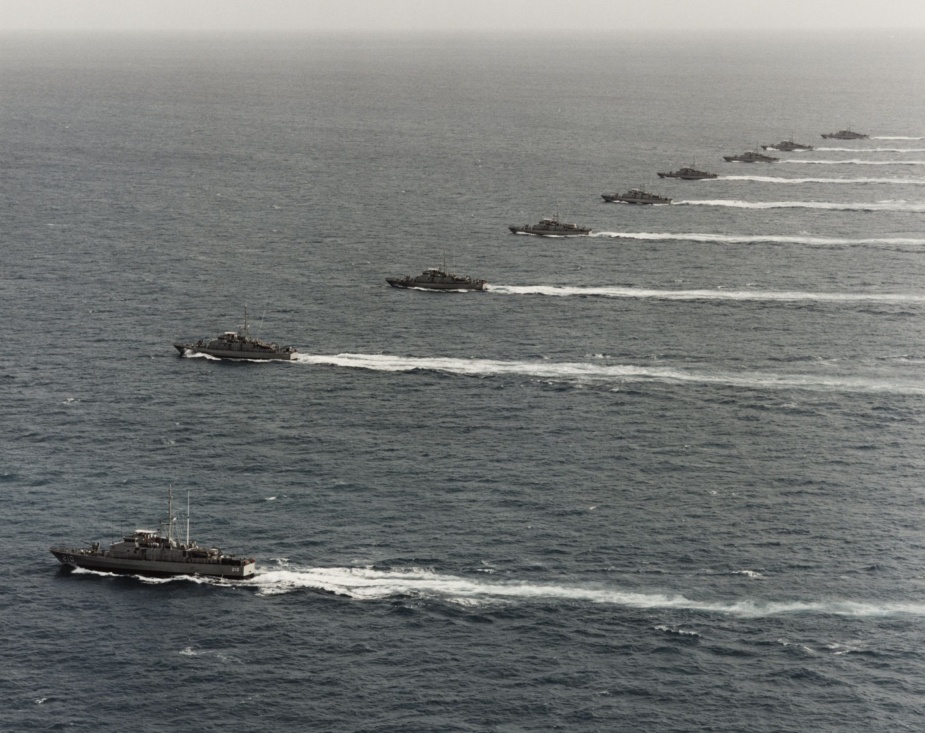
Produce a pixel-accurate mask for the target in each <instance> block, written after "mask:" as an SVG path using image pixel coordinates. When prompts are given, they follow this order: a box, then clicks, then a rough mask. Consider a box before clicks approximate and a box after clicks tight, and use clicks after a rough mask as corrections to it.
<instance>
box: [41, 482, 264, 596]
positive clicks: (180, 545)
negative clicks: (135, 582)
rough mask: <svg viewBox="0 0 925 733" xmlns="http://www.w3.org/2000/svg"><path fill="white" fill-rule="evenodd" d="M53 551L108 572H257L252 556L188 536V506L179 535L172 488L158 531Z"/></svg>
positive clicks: (234, 576)
mask: <svg viewBox="0 0 925 733" xmlns="http://www.w3.org/2000/svg"><path fill="white" fill-rule="evenodd" d="M51 553H52V554H53V555H54V556H55V557H56V558H58V560H59V561H60V562H61V563H62V564H63V565H69V566H71V567H76V568H84V569H86V570H97V571H100V572H105V573H122V574H130V575H153V576H171V575H204V576H209V577H216V578H227V579H230V580H243V579H244V578H249V577H251V576H252V575H253V574H254V573H255V571H256V561H255V560H254V559H253V558H244V557H237V556H236V555H229V554H226V553H224V552H222V551H221V550H220V549H219V548H217V547H200V546H199V545H198V544H196V542H195V541H193V540H191V539H190V538H189V509H187V520H186V539H185V541H181V540H180V538H179V536H178V534H177V519H176V517H175V516H174V514H173V491H168V494H167V519H166V521H163V522H160V523H159V527H158V529H157V530H151V529H136V530H135V531H134V532H133V533H132V534H127V535H125V536H123V537H122V539H121V540H119V541H118V542H113V543H112V544H111V545H109V548H108V549H103V547H102V546H101V545H100V543H99V542H93V543H92V544H91V545H90V546H89V547H83V548H81V547H64V546H58V547H52V548H51Z"/></svg>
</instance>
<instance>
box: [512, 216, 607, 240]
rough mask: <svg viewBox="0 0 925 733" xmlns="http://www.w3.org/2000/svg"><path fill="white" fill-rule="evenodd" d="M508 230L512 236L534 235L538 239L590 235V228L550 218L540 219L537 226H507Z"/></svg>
mask: <svg viewBox="0 0 925 733" xmlns="http://www.w3.org/2000/svg"><path fill="white" fill-rule="evenodd" d="M508 229H510V230H511V233H512V234H534V235H536V236H538V237H580V236H584V235H587V234H590V233H591V227H582V226H578V224H566V223H565V222H560V221H559V219H558V218H555V219H554V218H552V217H547V218H545V219H541V220H540V222H539V224H524V225H523V226H509V227H508Z"/></svg>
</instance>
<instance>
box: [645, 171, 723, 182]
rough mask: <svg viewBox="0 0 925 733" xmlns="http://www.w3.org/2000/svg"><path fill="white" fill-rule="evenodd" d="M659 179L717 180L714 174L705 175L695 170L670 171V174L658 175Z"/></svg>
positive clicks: (704, 172) (703, 172) (705, 173)
mask: <svg viewBox="0 0 925 733" xmlns="http://www.w3.org/2000/svg"><path fill="white" fill-rule="evenodd" d="M658 177H659V178H681V179H682V180H685V181H699V180H702V179H704V178H719V176H718V175H717V174H716V173H707V172H706V171H699V170H697V169H696V168H681V169H680V170H676V171H671V172H670V173H659V174H658Z"/></svg>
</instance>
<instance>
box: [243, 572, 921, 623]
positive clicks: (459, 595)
mask: <svg viewBox="0 0 925 733" xmlns="http://www.w3.org/2000/svg"><path fill="white" fill-rule="evenodd" d="M240 584H241V585H248V586H255V587H256V588H257V589H258V590H257V592H258V595H267V596H270V595H279V594H284V593H291V592H294V591H298V590H315V591H322V592H325V593H331V594H336V595H340V596H345V597H348V598H353V599H356V600H364V601H370V600H382V599H389V598H395V597H414V598H422V599H434V600H439V601H443V602H448V603H455V604H458V605H462V606H475V607H485V606H492V605H498V604H504V603H522V604H525V603H530V602H533V601H550V600H559V601H573V602H576V603H596V604H606V605H611V606H622V607H625V608H641V609H669V610H670V609H679V610H690V611H700V612H704V613H716V614H728V615H734V616H747V617H761V616H771V615H778V614H794V613H801V614H806V613H811V614H826V615H839V616H890V615H896V614H914V615H919V616H921V615H925V604H922V603H887V602H884V603H880V602H859V601H846V600H842V601H840V600H827V601H767V600H761V599H756V598H747V599H738V600H731V601H700V600H693V599H691V598H687V597H686V596H684V595H681V594H675V593H665V592H661V591H651V592H646V591H629V590H622V589H620V588H618V587H608V586H607V585H605V584H597V585H585V586H582V585H571V584H566V583H562V584H560V583H535V582H530V581H514V580H489V579H482V578H479V579H472V578H466V577H459V576H455V575H446V574H442V573H437V572H434V571H433V570H430V569H427V568H408V569H404V570H394V569H393V570H376V569H374V568H349V567H347V568H282V569H278V570H267V571H263V572H260V573H258V574H257V575H256V576H255V577H254V578H253V579H251V580H248V581H243V582H242V583H240Z"/></svg>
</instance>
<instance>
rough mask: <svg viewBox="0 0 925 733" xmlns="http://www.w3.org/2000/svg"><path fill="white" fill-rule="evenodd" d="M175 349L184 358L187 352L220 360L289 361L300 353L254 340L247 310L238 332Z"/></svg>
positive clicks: (181, 344)
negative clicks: (250, 332) (249, 332)
mask: <svg viewBox="0 0 925 733" xmlns="http://www.w3.org/2000/svg"><path fill="white" fill-rule="evenodd" d="M173 346H174V348H175V349H176V350H177V351H179V352H180V355H181V356H182V355H183V354H185V353H186V352H187V351H190V352H193V353H195V354H207V355H208V356H214V357H216V358H218V359H250V360H256V361H268V360H271V359H278V360H280V359H281V360H283V361H289V360H292V359H295V358H296V355H297V354H298V353H299V352H298V351H296V350H295V349H294V348H293V347H292V346H277V345H276V344H273V343H270V342H268V341H261V340H260V339H257V338H252V337H251V336H250V335H249V334H248V332H247V308H245V309H244V326H243V327H242V328H241V329H239V330H238V331H225V333H223V334H221V335H220V336H216V337H215V338H214V339H199V341H196V342H194V343H189V344H184V343H176V344H174V345H173Z"/></svg>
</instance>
